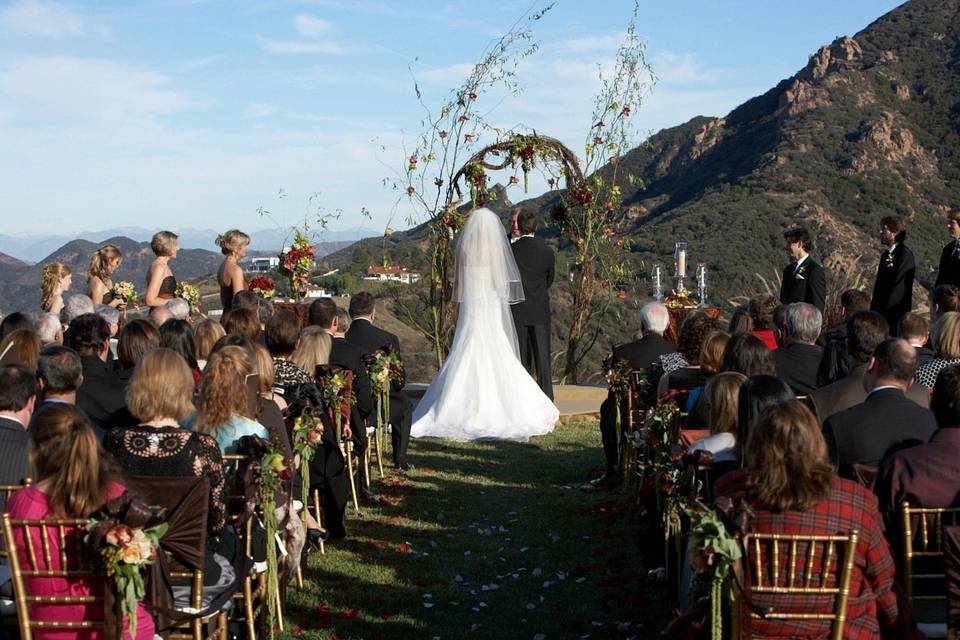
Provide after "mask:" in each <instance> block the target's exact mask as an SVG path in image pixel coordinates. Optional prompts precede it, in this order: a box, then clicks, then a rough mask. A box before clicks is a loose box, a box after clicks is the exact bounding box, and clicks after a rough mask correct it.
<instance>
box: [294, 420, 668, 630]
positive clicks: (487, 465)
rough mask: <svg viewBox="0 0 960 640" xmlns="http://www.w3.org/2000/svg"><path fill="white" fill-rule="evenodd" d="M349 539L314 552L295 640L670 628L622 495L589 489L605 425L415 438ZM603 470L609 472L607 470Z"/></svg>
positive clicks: (299, 599)
mask: <svg viewBox="0 0 960 640" xmlns="http://www.w3.org/2000/svg"><path fill="white" fill-rule="evenodd" d="M411 452H412V456H411V460H412V461H413V462H414V464H416V465H417V470H416V471H415V472H412V473H410V474H407V475H389V476H388V477H387V479H386V480H385V481H384V482H382V483H378V486H377V492H378V494H379V495H380V496H381V503H380V504H378V505H376V506H373V507H370V506H366V507H363V509H362V511H363V514H362V517H358V516H356V515H352V514H349V511H348V529H349V532H350V539H349V540H347V541H345V542H343V543H341V544H339V545H336V546H333V545H331V546H328V547H327V553H326V555H325V556H321V555H319V553H313V554H311V555H310V558H309V564H308V567H307V568H306V569H305V571H304V578H305V581H306V587H305V590H304V591H303V592H299V591H297V590H296V588H294V587H291V588H290V591H289V595H288V604H287V614H288V627H287V629H288V630H289V631H288V633H287V634H285V636H286V637H290V635H291V634H292V635H293V636H294V637H303V638H323V639H336V638H339V639H341V640H349V639H364V640H377V639H383V640H388V639H390V640H392V639H397V640H400V639H404V638H417V639H424V638H425V639H427V640H430V639H432V638H440V639H441V640H455V639H459V638H477V639H483V638H528V639H542V640H551V639H554V638H565V639H566V638H588V637H589V638H623V639H624V640H626V639H628V638H648V637H656V636H657V635H659V632H660V630H661V629H662V627H663V625H664V624H665V623H666V621H667V619H668V614H669V611H668V605H667V602H666V600H665V598H664V597H663V592H662V589H661V588H658V587H656V586H654V585H652V584H651V583H649V582H648V580H647V578H646V572H647V569H648V567H646V566H645V565H644V563H643V552H642V548H641V547H642V542H641V540H640V535H639V518H638V516H637V514H636V513H635V512H634V511H633V510H631V509H630V507H629V505H628V503H627V501H626V500H625V498H624V497H623V494H622V492H610V493H608V492H587V491H582V490H580V489H579V485H580V484H581V483H582V482H583V481H584V479H585V478H586V477H588V475H589V471H590V468H591V466H592V465H595V464H596V463H597V461H598V458H599V456H600V451H599V436H598V431H597V425H596V422H589V423H579V424H571V425H565V426H561V427H559V428H558V429H557V430H556V431H555V432H554V433H553V434H551V435H549V436H546V437H543V438H536V439H534V440H533V441H531V442H529V443H526V444H520V443H510V442H480V443H469V444H463V443H454V442H447V441H441V440H415V441H413V443H412V445H411ZM597 471H599V469H597Z"/></svg>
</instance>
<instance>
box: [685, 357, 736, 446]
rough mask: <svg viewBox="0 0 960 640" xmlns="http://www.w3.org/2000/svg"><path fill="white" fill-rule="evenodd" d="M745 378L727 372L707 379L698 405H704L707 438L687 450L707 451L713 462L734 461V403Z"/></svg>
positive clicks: (694, 443)
mask: <svg viewBox="0 0 960 640" xmlns="http://www.w3.org/2000/svg"><path fill="white" fill-rule="evenodd" d="M746 380H747V376H745V375H743V374H742V373H736V372H733V371H727V372H724V373H718V374H717V375H715V376H713V377H712V378H710V380H709V381H708V382H707V386H706V388H705V389H704V392H703V399H702V400H701V401H700V402H701V404H703V403H706V410H707V415H708V416H709V418H708V420H709V422H708V424H709V425H710V435H709V436H708V437H706V438H703V439H702V440H697V441H696V442H693V443H692V444H691V445H690V451H709V452H710V453H712V454H713V461H714V463H724V462H734V461H736V459H737V449H736V447H737V415H738V409H737V401H738V398H739V395H740V386H741V385H742V384H743V383H744V382H746Z"/></svg>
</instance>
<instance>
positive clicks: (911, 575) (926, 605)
mask: <svg viewBox="0 0 960 640" xmlns="http://www.w3.org/2000/svg"><path fill="white" fill-rule="evenodd" d="M900 514H901V518H902V519H901V526H902V529H903V531H902V536H903V540H902V543H903V549H902V550H901V553H902V554H903V555H902V564H903V572H902V573H903V589H904V593H905V594H906V596H907V598H908V599H909V600H910V604H911V606H912V607H913V610H914V615H915V617H916V619H917V625H918V626H919V627H920V630H921V631H923V632H924V633H925V634H926V635H927V637H940V638H942V637H945V636H946V634H947V621H946V606H947V575H946V569H945V560H944V555H943V527H944V526H955V525H958V524H960V508H924V507H913V506H911V505H910V503H909V502H904V503H903V505H901V511H900Z"/></svg>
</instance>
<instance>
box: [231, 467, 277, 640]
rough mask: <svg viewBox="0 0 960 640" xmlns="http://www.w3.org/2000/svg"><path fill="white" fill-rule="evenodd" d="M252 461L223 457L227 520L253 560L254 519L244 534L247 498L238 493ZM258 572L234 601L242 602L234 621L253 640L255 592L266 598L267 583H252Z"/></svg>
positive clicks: (250, 575) (250, 574)
mask: <svg viewBox="0 0 960 640" xmlns="http://www.w3.org/2000/svg"><path fill="white" fill-rule="evenodd" d="M248 461H249V458H247V456H244V455H240V454H236V453H225V454H223V474H224V477H226V479H227V480H226V483H227V486H226V492H227V496H226V503H227V513H228V515H227V518H228V521H230V522H232V523H233V524H234V526H235V527H236V529H237V532H236V533H237V536H238V537H239V538H240V541H241V543H242V544H243V553H244V554H246V556H247V557H248V558H253V518H252V517H251V518H248V519H247V520H246V522H245V523H244V524H243V527H242V529H243V530H242V531H241V530H240V527H239V526H237V525H239V524H240V522H241V515H240V514H241V513H242V511H243V509H244V506H245V501H246V500H245V498H244V496H243V494H242V493H238V491H240V490H241V488H240V487H239V483H240V482H241V481H242V475H241V474H242V473H243V469H244V467H243V465H244V464H245V463H247V462H248ZM267 544H273V541H272V540H270V541H267ZM255 575H256V572H254V571H250V572H248V573H247V575H246V576H244V578H243V581H242V582H241V589H240V591H239V592H238V593H237V595H236V597H235V599H236V600H239V601H240V605H241V606H240V607H237V611H236V612H235V613H234V615H232V616H231V618H232V619H233V620H235V621H238V622H242V623H244V624H245V625H246V627H247V638H249V639H250V640H256V637H257V617H256V607H255V606H254V597H255V596H254V594H255V593H256V596H257V597H261V599H262V596H263V592H264V591H265V587H266V583H265V581H263V580H260V581H259V582H258V585H257V589H256V590H255V589H254V588H253V580H254V576H255Z"/></svg>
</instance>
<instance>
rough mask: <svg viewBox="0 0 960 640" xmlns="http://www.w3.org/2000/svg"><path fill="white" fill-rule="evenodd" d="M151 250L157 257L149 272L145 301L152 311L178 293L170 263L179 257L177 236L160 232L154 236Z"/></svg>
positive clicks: (167, 232)
mask: <svg viewBox="0 0 960 640" xmlns="http://www.w3.org/2000/svg"><path fill="white" fill-rule="evenodd" d="M150 248H151V249H153V253H154V255H156V256H157V257H156V259H155V260H154V261H153V264H151V265H150V270H149V271H148V272H147V292H146V293H145V294H144V296H143V301H144V303H145V304H146V305H147V306H148V307H150V308H151V309H152V308H153V307H162V306H163V305H165V304H166V303H167V300H170V299H172V298H173V297H174V295H175V293H176V291H177V278H176V277H175V276H174V275H173V270H172V269H171V268H170V261H171V260H173V259H174V258H176V257H177V251H179V250H180V246H179V244H178V243H177V234H175V233H173V232H172V231H158V232H157V233H155V234H153V239H152V240H151V241H150Z"/></svg>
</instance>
